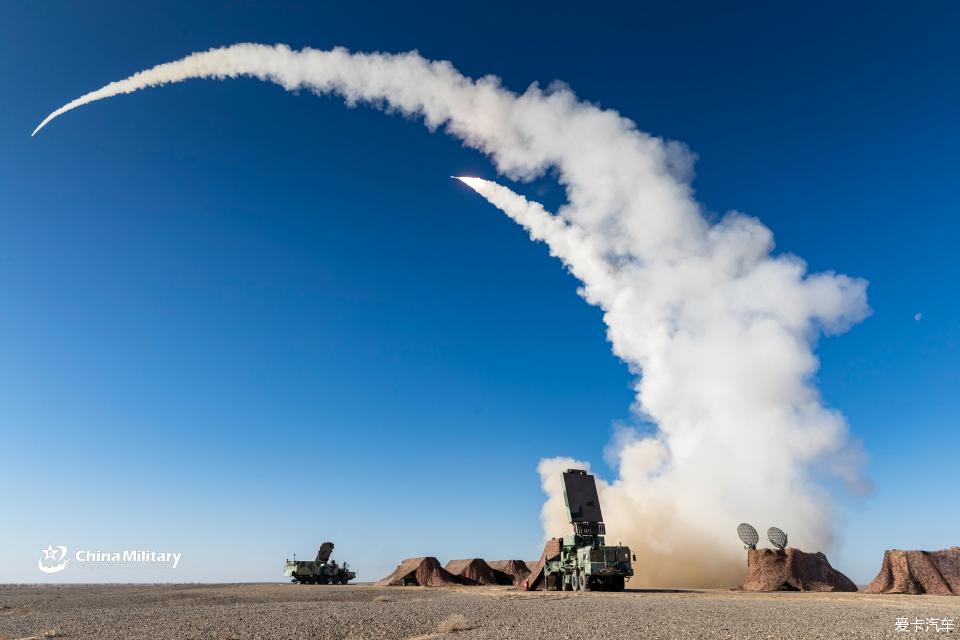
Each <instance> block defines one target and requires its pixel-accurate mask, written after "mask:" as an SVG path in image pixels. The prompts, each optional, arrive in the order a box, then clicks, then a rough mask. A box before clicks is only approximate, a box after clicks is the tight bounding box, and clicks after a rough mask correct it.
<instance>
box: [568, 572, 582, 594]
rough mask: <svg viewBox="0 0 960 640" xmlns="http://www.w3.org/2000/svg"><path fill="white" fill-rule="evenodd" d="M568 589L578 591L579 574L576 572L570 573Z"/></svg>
mask: <svg viewBox="0 0 960 640" xmlns="http://www.w3.org/2000/svg"><path fill="white" fill-rule="evenodd" d="M570 590H571V591H580V576H579V575H578V574H577V573H576V572H574V573H572V574H571V575H570Z"/></svg>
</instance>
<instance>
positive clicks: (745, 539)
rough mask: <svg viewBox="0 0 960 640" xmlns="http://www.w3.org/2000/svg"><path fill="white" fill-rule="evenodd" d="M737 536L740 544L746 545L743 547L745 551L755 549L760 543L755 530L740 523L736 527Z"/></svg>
mask: <svg viewBox="0 0 960 640" xmlns="http://www.w3.org/2000/svg"><path fill="white" fill-rule="evenodd" d="M737 535H738V536H740V542H742V543H743V544H745V545H747V546H746V547H744V548H745V549H756V548H757V542H759V541H760V536H759V535H757V530H756V529H754V528H753V526H752V525H749V524H747V523H746V522H741V523H740V524H738V525H737Z"/></svg>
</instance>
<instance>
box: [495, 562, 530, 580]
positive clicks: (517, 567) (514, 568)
mask: <svg viewBox="0 0 960 640" xmlns="http://www.w3.org/2000/svg"><path fill="white" fill-rule="evenodd" d="M487 564H489V565H490V568H491V569H493V570H494V571H497V572H499V573H502V574H504V575H506V576H507V577H508V578H509V579H510V582H509V583H508V584H515V585H521V584H523V581H524V580H526V579H527V576H529V575H530V567H529V566H528V565H527V563H526V562H524V561H523V560H491V561H490V562H488V563H487ZM531 564H536V562H533V563H531Z"/></svg>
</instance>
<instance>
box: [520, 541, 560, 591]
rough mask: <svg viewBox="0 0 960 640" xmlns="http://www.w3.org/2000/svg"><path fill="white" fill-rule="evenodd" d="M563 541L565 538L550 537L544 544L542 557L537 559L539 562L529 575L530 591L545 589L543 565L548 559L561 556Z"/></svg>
mask: <svg viewBox="0 0 960 640" xmlns="http://www.w3.org/2000/svg"><path fill="white" fill-rule="evenodd" d="M562 542H563V538H550V539H549V540H547V543H546V544H545V545H543V553H541V554H540V559H539V560H537V564H536V565H534V567H533V569H531V570H530V575H529V576H527V579H528V580H530V591H534V590H536V589H543V565H544V564H546V563H547V561H548V560H556V559H557V558H558V557H560V545H561V543H562Z"/></svg>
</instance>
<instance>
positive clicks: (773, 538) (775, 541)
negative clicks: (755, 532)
mask: <svg viewBox="0 0 960 640" xmlns="http://www.w3.org/2000/svg"><path fill="white" fill-rule="evenodd" d="M767 540H769V541H770V544H772V545H773V546H775V547H776V548H777V549H780V550H781V551H782V550H783V549H785V548H786V546H787V534H785V533H784V532H783V531H781V530H780V529H777V528H776V527H770V528H769V529H767Z"/></svg>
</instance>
